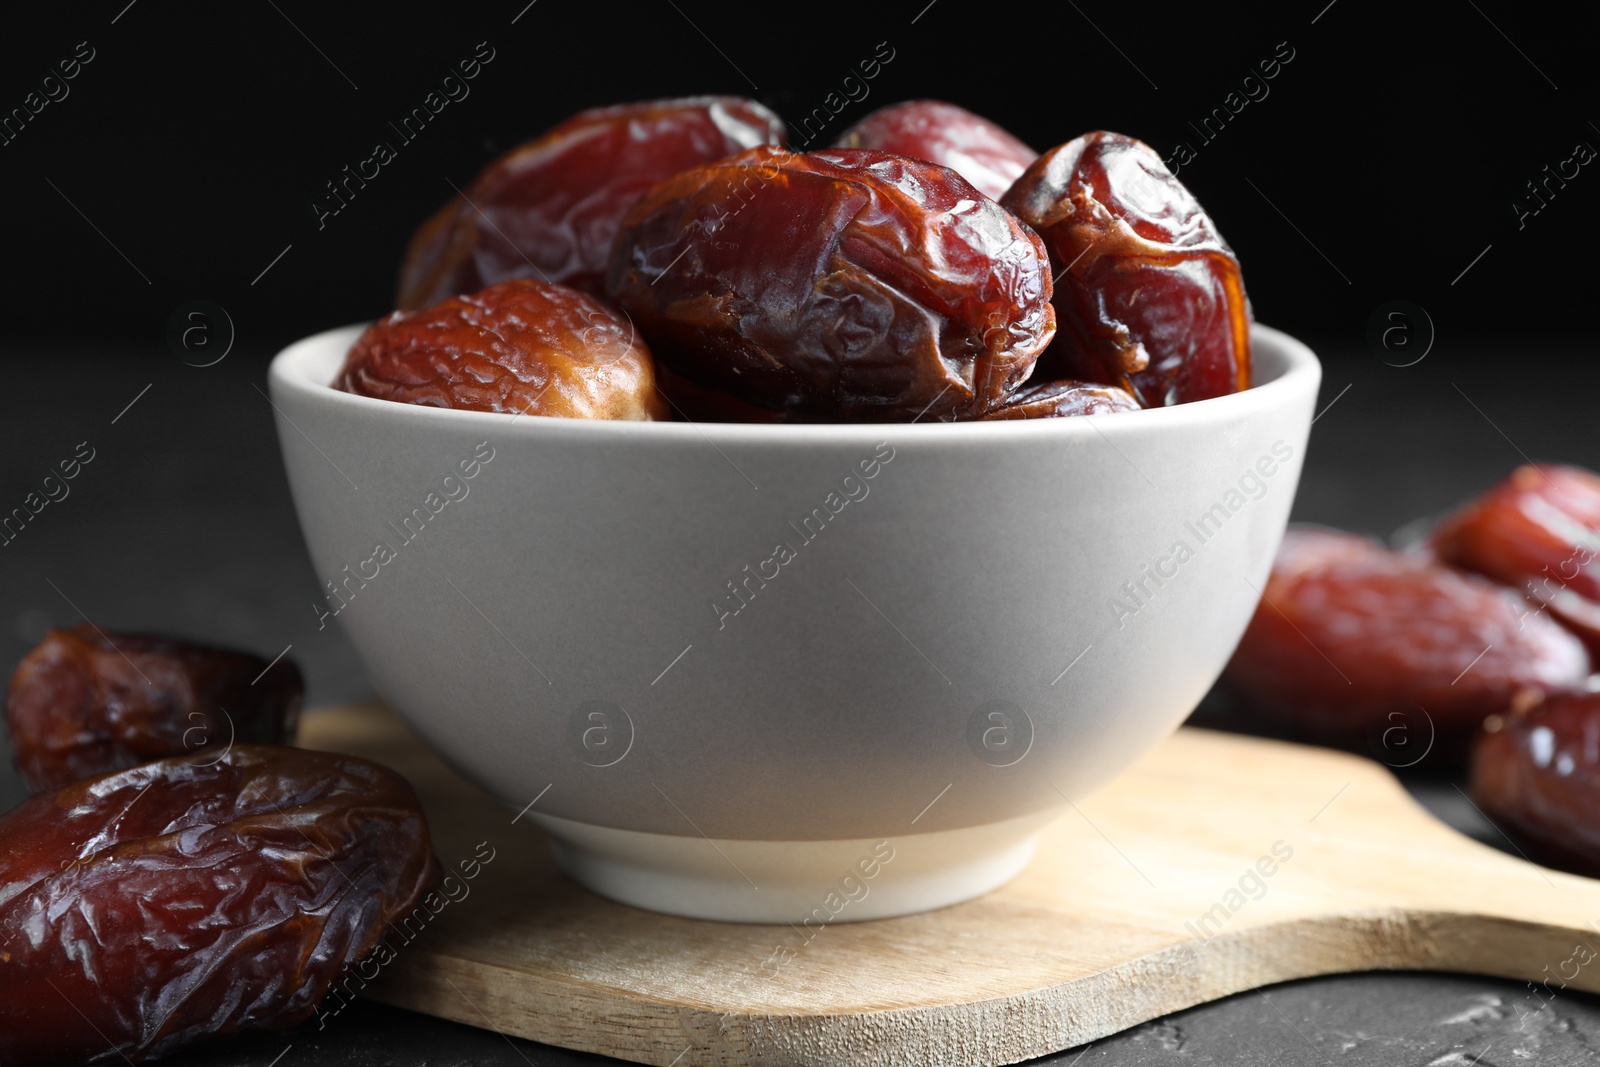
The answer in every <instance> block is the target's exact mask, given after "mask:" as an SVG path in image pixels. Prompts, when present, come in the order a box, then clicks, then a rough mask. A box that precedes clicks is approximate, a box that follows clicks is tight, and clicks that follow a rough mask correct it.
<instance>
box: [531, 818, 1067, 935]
mask: <svg viewBox="0 0 1600 1067" xmlns="http://www.w3.org/2000/svg"><path fill="white" fill-rule="evenodd" d="M1057 814H1058V812H1056V811H1044V812H1037V813H1035V814H1032V815H1027V816H1023V817H1021V818H1017V819H1010V820H1007V821H1005V822H1000V823H991V824H988V825H985V826H971V827H965V828H963V829H959V830H940V831H935V832H933V833H925V834H905V835H902V836H899V837H892V838H863V839H861V840H844V841H739V840H729V839H724V840H713V839H711V838H705V837H678V836H675V835H672V834H649V833H640V832H638V831H634V830H617V829H612V828H609V827H602V826H591V825H589V824H587V823H580V822H573V821H571V820H568V819H559V818H554V817H552V816H547V815H546V816H538V817H537V821H538V822H539V824H540V826H542V827H543V828H544V830H545V831H546V832H547V833H549V834H550V835H551V839H552V842H551V843H552V845H553V847H554V850H555V857H556V862H557V863H558V864H559V865H560V867H561V869H562V870H563V871H565V872H566V873H567V875H568V876H569V877H571V878H572V879H573V880H574V881H576V882H578V883H579V884H580V885H583V886H585V887H587V888H589V889H592V890H594V891H595V892H596V893H599V894H601V895H602V896H606V897H610V898H611V899H612V900H617V901H621V902H622V903H624V904H631V905H633V906H635V907H639V908H647V909H649V910H651V911H660V912H666V913H668V914H670V915H682V916H685V917H688V918H691V919H714V920H719V921H722V922H745V923H787V924H790V925H792V926H794V927H795V928H797V929H804V930H815V929H818V928H820V927H823V926H827V925H829V924H831V923H835V922H858V921H861V920H863V919H884V918H889V917H892V916H896V915H909V914H912V913H914V912H920V911H929V910H932V909H934V908H942V907H946V906H948V905H951V904H958V903H960V902H961V901H964V900H971V899H973V898H974V897H979V896H982V895H983V894H985V893H987V892H989V891H990V890H992V889H996V888H998V887H1000V886H1002V885H1004V884H1005V883H1007V882H1009V881H1010V880H1011V879H1012V878H1014V877H1016V876H1017V875H1018V874H1019V873H1021V871H1022V869H1023V868H1024V867H1026V866H1027V865H1028V861H1029V860H1030V859H1032V858H1033V851H1034V847H1035V845H1036V844H1037V843H1038V835H1039V831H1040V830H1042V829H1043V828H1044V826H1045V825H1046V824H1047V823H1049V822H1050V821H1051V820H1052V819H1053V818H1055V816H1056V815H1057Z"/></svg>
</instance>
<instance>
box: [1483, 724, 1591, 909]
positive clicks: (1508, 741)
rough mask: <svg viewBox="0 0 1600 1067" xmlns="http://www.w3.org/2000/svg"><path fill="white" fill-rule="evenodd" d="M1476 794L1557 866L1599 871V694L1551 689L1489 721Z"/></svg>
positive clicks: (1498, 820)
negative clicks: (1539, 698) (1548, 695)
mask: <svg viewBox="0 0 1600 1067" xmlns="http://www.w3.org/2000/svg"><path fill="white" fill-rule="evenodd" d="M1471 788H1472V797H1473V799H1474V800H1475V801H1476V802H1477V804H1478V806H1479V807H1480V808H1482V809H1483V811H1484V814H1486V815H1488V816H1489V818H1490V819H1492V820H1494V824H1495V825H1496V826H1498V827H1500V828H1501V829H1504V830H1505V831H1506V832H1508V833H1510V834H1511V835H1512V836H1513V837H1515V838H1516V839H1517V840H1518V841H1519V842H1520V843H1522V845H1523V846H1524V847H1525V848H1526V849H1527V850H1528V851H1529V852H1530V853H1531V854H1532V855H1533V856H1534V857H1535V858H1538V859H1542V860H1544V861H1545V862H1548V863H1550V864H1551V865H1553V866H1557V867H1563V868H1565V869H1567V870H1571V871H1576V872H1578V873H1579V874H1587V875H1589V876H1591V877H1595V876H1600V694H1595V693H1580V694H1569V695H1565V696H1556V697H1551V698H1550V699H1549V700H1547V701H1544V702H1543V703H1541V704H1535V705H1533V706H1532V707H1531V708H1521V709H1518V710H1517V711H1514V712H1511V713H1509V714H1506V715H1497V716H1495V717H1493V718H1491V719H1489V720H1488V721H1487V722H1485V723H1484V732H1483V735H1482V736H1480V737H1479V738H1478V743H1477V745H1476V746H1475V747H1474V748H1473V750H1472V787H1471Z"/></svg>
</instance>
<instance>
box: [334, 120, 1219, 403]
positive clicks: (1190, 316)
mask: <svg viewBox="0 0 1600 1067" xmlns="http://www.w3.org/2000/svg"><path fill="white" fill-rule="evenodd" d="M785 142H786V138H785V135H784V124H783V122H782V120H781V119H779V118H778V116H777V115H775V114H773V113H772V112H771V111H769V110H768V109H766V108H765V107H763V106H762V105H760V104H758V103H756V102H755V101H752V100H746V99H742V98H739V97H693V98H686V99H677V100H657V101H648V102H643V103H635V104H623V105H618V106H613V107H603V108H596V109H593V110H589V111H585V112H582V113H580V114H578V115H575V116H573V117H572V118H570V119H568V120H567V121H565V122H563V123H561V124H559V125H557V126H555V127H554V128H553V129H551V130H549V131H548V132H546V133H545V134H544V135H542V136H540V137H538V138H536V139H534V140H533V141H530V142H528V143H527V144H524V145H522V146H520V147H518V148H516V149H514V150H512V151H511V152H509V153H507V154H506V155H504V156H503V157H501V158H500V159H498V160H496V161H495V162H493V163H492V164H490V165H489V166H488V167H487V168H486V169H485V170H484V171H483V172H482V173H481V174H479V175H478V177H477V178H476V179H475V180H474V181H472V182H471V183H469V184H468V185H467V186H466V187H465V188H463V189H462V190H461V193H460V195H458V196H457V197H456V198H455V199H453V200H452V201H451V202H450V203H448V204H446V205H445V206H444V207H443V208H441V209H440V210H439V211H438V212H437V213H436V214H435V215H434V216H433V217H432V218H430V219H429V220H427V221H426V222H425V223H424V224H423V225H422V226H421V228H420V229H418V230H417V232H416V234H415V235H414V237H413V238H412V240H411V243H410V247H409V249H408V250H407V253H406V256H405V260H404V263H403V264H402V266H401V271H400V287H399V295H398V305H399V308H400V310H398V311H396V312H394V313H393V314H391V315H389V316H388V317H386V318H384V319H382V320H380V321H379V322H377V323H375V324H374V325H373V326H371V327H370V328H369V329H368V330H367V331H366V333H365V334H364V335H363V336H362V337H361V338H360V339H359V340H358V341H357V342H356V343H355V345H354V346H353V347H352V348H351V349H350V352H349V355H348V357H347V359H346V362H345V365H344V367H343V369H342V371H341V372H340V374H339V375H338V378H337V381H336V383H335V384H336V385H337V387H338V388H340V389H343V390H345V391H348V392H352V393H357V394H360V395H364V396H369V397H376V398H380V399H387V400H394V401H401V402H405V403H412V404H424V405H432V406H438V407H448V408H464V409H469V410H475V411H491V412H515V413H521V414H527V415H545V416H563V417H568V418H591V419H593V418H598V419H677V420H691V421H701V420H704V421H723V422H767V423H783V422H787V423H816V422H857V423H860V422H913V421H918V420H921V421H928V422H933V421H946V422H954V421H972V420H992V419H1031V418H1052V417H1062V416H1074V415H1084V414H1097V413H1113V412H1123V411H1133V410H1137V409H1140V408H1146V407H1163V406H1167V405H1171V404H1181V403H1186V402H1189V401H1195V400H1204V399H1207V398H1210V397H1216V396H1222V395H1225V394H1228V393H1233V392H1237V391H1239V390H1242V389H1245V388H1248V387H1249V385H1250V381H1251V378H1250V373H1251V372H1250V337H1249V331H1250V324H1251V314H1250V305H1249V301H1248V299H1247V297H1246V296H1245V291H1244V285H1243V282H1242V279H1241V275H1240V270H1239V262H1238V260H1237V258H1236V257H1235V256H1234V254H1233V252H1232V250H1231V249H1230V248H1229V247H1228V245H1227V242H1225V241H1224V240H1223V239H1222V236H1221V234H1220V233H1218V231H1217V228H1216V226H1215V225H1214V224H1213V223H1212V221H1211V219H1210V217H1209V216H1207V215H1206V213H1205V212H1204V211H1203V210H1202V209H1201V207H1200V205H1199V204H1198V203H1197V202H1196V201H1195V199H1194V197H1193V196H1192V195H1191V194H1190V193H1189V191H1188V190H1187V189H1186V188H1184V186H1183V185H1182V184H1181V183H1180V182H1179V181H1178V180H1177V179H1176V178H1175V177H1174V176H1173V175H1172V174H1171V173H1169V172H1168V171H1167V169H1166V168H1165V167H1164V166H1163V165H1162V162H1161V159H1160V157H1159V156H1158V155H1157V154H1156V153H1155V152H1154V151H1153V150H1152V149H1151V148H1149V147H1148V146H1147V145H1145V144H1143V143H1141V142H1139V141H1137V140H1134V139H1133V138H1131V137H1126V136H1122V135H1120V134H1114V133H1104V132H1094V133H1087V134H1084V135H1082V136H1079V137H1076V138H1074V139H1072V140H1069V141H1067V142H1065V143H1063V144H1060V145H1058V146H1056V147H1054V148H1052V149H1050V150H1049V151H1047V152H1045V153H1044V154H1043V155H1040V154H1039V153H1037V152H1035V151H1034V150H1033V149H1032V148H1029V147H1028V146H1027V145H1025V144H1023V143H1022V142H1021V141H1019V140H1017V139H1016V138H1015V137H1013V136H1012V135H1011V134H1009V133H1007V132H1006V131H1005V130H1003V129H1001V128H1000V127H999V126H996V125H995V124H993V123H991V122H989V121H988V120H986V119H983V118H980V117H979V116H977V115H974V114H972V113H971V112H968V111H965V110H963V109H961V108H959V107H956V106H954V105H951V104H946V103H941V102H938V101H929V100H922V101H912V102H909V103H903V104H895V105H892V106H890V107H886V108H883V109H880V110H879V111H876V112H873V113H872V114H870V115H868V116H866V117H865V118H863V119H862V120H861V121H860V122H858V123H857V124H856V125H854V126H853V127H851V128H850V129H848V130H846V131H845V132H844V133H843V134H842V135H841V136H840V137H839V138H838V140H837V142H836V143H835V144H834V145H833V146H832V147H829V148H822V149H817V150H813V151H807V152H795V151H791V150H790V149H789V148H788V147H786V143H785Z"/></svg>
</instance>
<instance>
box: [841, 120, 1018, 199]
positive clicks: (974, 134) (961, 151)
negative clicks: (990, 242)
mask: <svg viewBox="0 0 1600 1067" xmlns="http://www.w3.org/2000/svg"><path fill="white" fill-rule="evenodd" d="M835 147H837V148H876V149H878V150H879V151H882V152H893V153H894V154H895V155H897V156H910V157H911V158H912V159H923V160H927V161H928V162H929V163H937V164H939V165H940V166H942V167H949V168H950V169H951V170H953V171H955V172H956V173H957V174H959V175H961V176H962V177H963V178H965V179H967V181H969V182H971V183H972V185H973V188H975V189H977V190H978V192H980V193H982V194H983V195H984V196H987V197H988V198H989V199H991V200H999V199H1000V197H1001V196H1002V195H1004V193H1005V191H1006V190H1007V189H1009V188H1011V185H1012V183H1013V182H1015V181H1016V180H1017V179H1018V178H1019V177H1021V176H1022V172H1023V171H1025V170H1027V169H1028V164H1030V163H1032V162H1033V161H1034V160H1035V159H1038V158H1039V153H1037V152H1035V151H1034V150H1033V149H1031V148H1029V147H1028V146H1027V145H1025V144H1023V143H1022V142H1021V141H1019V140H1017V138H1015V137H1013V136H1012V135H1011V134H1009V133H1007V132H1006V131H1005V130H1003V129H1001V128H1000V127H999V126H997V125H995V124H994V123H992V122H990V121H989V120H988V119H986V118H984V117H982V116H981V115H974V114H973V113H972V112H970V111H968V110H967V109H966V108H963V107H957V106H956V105H954V104H947V103H944V102H943V101H941V100H908V101H906V102H905V103H902V104H890V105H889V106H888V107H880V108H879V109H878V110H876V111H874V112H873V113H872V114H870V115H868V116H867V117H866V118H864V119H862V120H861V121H860V122H858V123H856V124H855V125H854V126H852V127H850V129H848V130H846V131H845V133H844V134H843V136H841V137H840V138H839V141H838V143H837V144H836V145H835Z"/></svg>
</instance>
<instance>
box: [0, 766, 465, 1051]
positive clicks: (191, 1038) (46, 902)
mask: <svg viewBox="0 0 1600 1067" xmlns="http://www.w3.org/2000/svg"><path fill="white" fill-rule="evenodd" d="M436 873H437V863H436V862H435V861H434V859H433V853H432V851H431V846H430V844H429V840H428V827H427V822H426V820H425V819H424V817H423V814H422V809H421V807H420V806H419V805H418V803H417V798H416V794H415V793H414V792H412V790H411V787H410V786H409V785H408V784H407V783H406V782H405V780H404V779H402V778H400V777H399V776H398V775H396V774H395V773H393V772H392V771H389V770H386V769H384V768H382V767H379V766H378V765H376V764H373V763H368V762H366V761H365V760H359V759H355V758H353V757H349V756H339V755H333V754H330V753H324V752H307V751H302V750H299V749H289V748H278V747H276V746H271V745H235V746H233V748H232V749H231V750H229V751H227V752H226V753H223V754H222V755H221V756H220V757H219V758H217V759H215V760H212V761H209V762H201V761H199V760H195V759H193V758H190V759H167V760H160V761H157V762H154V763H147V764H144V765H142V766H139V767H134V768H131V769H127V770H121V771H114V772H112V773H110V774H106V775H102V776H100V777H97V778H90V779H86V780H84V781H80V782H76V783H74V784H72V785H69V786H66V787H64V788H62V789H58V790H54V791H52V792H48V793H39V794H37V795H35V796H34V797H32V798H31V799H29V800H27V801H25V802H24V803H23V804H22V805H21V806H20V807H18V808H16V809H14V810H12V811H11V812H9V813H8V814H6V815H4V816H0V1063H5V1064H37V1063H63V1062H75V1061H80V1060H81V1061H89V1060H93V1061H96V1062H100V1061H108V1062H110V1061H116V1062H120V1061H123V1060H127V1061H136V1060H141V1059H148V1058H153V1057H156V1056H161V1055H165V1054H166V1053H169V1052H172V1051H173V1050H175V1049H178V1048H181V1047H183V1046H185V1045H188V1044H191V1043H193V1042H195V1041H197V1040H200V1039H202V1038H205V1037H210V1036H217V1035H224V1034H231V1033H234V1032H236V1031H238V1030H242V1029H246V1028H258V1027H283V1026H293V1025H294V1024H296V1023H299V1022H302V1021H304V1020H305V1019H307V1018H309V1017H310V1015H311V1013H312V1011H313V1010H314V1009H315V1008H316V1005H317V1002H318V1001H319V1000H321V999H322V997H323V995H324V994H326V993H327V992H328V989H329V987H330V986H331V984H332V983H333V982H334V980H335V979H336V978H337V977H338V975H339V973H340V971H341V969H342V968H343V967H344V966H345V965H346V964H347V963H350V962H352V961H355V960H358V959H360V958H361V957H363V956H364V955H366V954H367V953H369V952H371V951H372V950H373V949H374V948H376V947H377V946H378V945H379V943H380V942H382V940H383V938H384V936H385V933H386V928H387V926H388V925H389V924H390V923H391V922H392V921H394V920H395V919H396V917H398V916H400V915H403V914H405V913H407V912H409V911H411V910H412V909H413V908H414V907H416V905H417V904H418V903H419V901H421V899H422V898H423V896H424V895H425V894H426V892H427V890H428V889H429V887H430V885H431V884H432V881H433V879H434V878H435V876H436Z"/></svg>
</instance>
